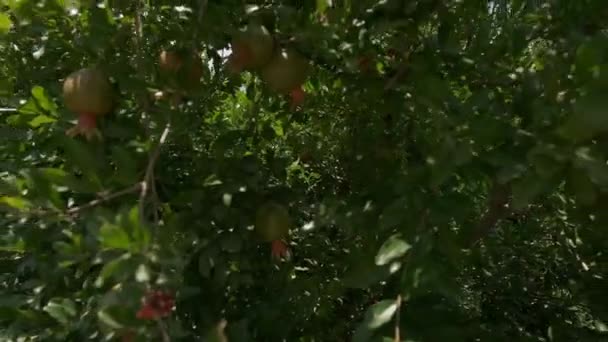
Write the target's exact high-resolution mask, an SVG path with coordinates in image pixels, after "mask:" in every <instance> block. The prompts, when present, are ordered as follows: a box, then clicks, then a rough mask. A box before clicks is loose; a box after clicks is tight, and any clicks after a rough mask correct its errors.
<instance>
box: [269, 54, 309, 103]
mask: <svg viewBox="0 0 608 342" xmlns="http://www.w3.org/2000/svg"><path fill="white" fill-rule="evenodd" d="M309 72H310V63H309V62H308V60H307V59H306V58H304V57H303V56H301V55H300V54H299V53H298V52H296V51H294V50H291V49H281V50H280V51H277V52H276V53H275V55H274V57H273V58H272V59H271V60H270V62H269V63H268V64H267V65H266V66H265V67H264V68H262V70H261V73H260V75H261V77H262V80H264V82H265V83H266V84H267V85H268V87H269V88H270V89H272V90H273V91H276V92H277V93H281V94H287V95H289V96H290V102H291V106H292V108H293V107H296V106H298V105H300V104H301V103H302V102H303V101H304V98H305V93H304V90H303V89H302V84H304V82H305V81H306V79H307V78H308V74H309Z"/></svg>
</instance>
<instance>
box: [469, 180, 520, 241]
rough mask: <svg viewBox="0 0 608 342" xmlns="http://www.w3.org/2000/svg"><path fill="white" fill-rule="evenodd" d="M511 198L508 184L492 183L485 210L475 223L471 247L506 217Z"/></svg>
mask: <svg viewBox="0 0 608 342" xmlns="http://www.w3.org/2000/svg"><path fill="white" fill-rule="evenodd" d="M510 197H511V188H510V186H509V184H499V183H498V182H497V181H496V180H495V181H494V184H493V187H492V190H490V194H489V195H488V204H487V209H486V212H485V213H484V215H483V216H482V217H481V219H480V220H479V222H478V223H477V227H476V230H475V233H474V235H473V239H472V241H471V245H472V246H474V245H476V244H477V243H478V242H479V241H480V240H481V239H483V238H484V237H485V236H486V235H488V234H489V233H491V232H492V231H493V230H494V228H495V227H496V224H497V223H498V221H500V220H501V219H502V218H503V217H505V216H506V215H508V213H509V212H510V209H509V200H510Z"/></svg>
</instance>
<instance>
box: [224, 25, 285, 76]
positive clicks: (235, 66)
mask: <svg viewBox="0 0 608 342" xmlns="http://www.w3.org/2000/svg"><path fill="white" fill-rule="evenodd" d="M231 47H232V55H230V58H229V59H228V67H229V68H230V70H231V71H232V72H235V73H239V72H241V71H243V70H254V69H259V68H261V67H263V66H265V65H266V64H267V63H268V62H269V61H270V59H271V58H272V52H273V50H274V39H273V38H272V35H271V34H270V32H269V31H268V29H266V27H265V26H264V25H261V24H257V23H250V24H249V25H247V27H245V28H244V29H242V30H240V31H239V32H238V33H237V34H236V36H235V37H234V38H233V39H232V43H231Z"/></svg>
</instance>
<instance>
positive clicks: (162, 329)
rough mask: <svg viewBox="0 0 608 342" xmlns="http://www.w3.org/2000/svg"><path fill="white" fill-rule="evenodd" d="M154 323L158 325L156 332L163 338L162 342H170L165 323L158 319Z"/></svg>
mask: <svg viewBox="0 0 608 342" xmlns="http://www.w3.org/2000/svg"><path fill="white" fill-rule="evenodd" d="M156 323H158V330H160V334H161V335H162V337H163V342H171V337H169V332H168V331H167V326H166V325H165V322H163V320H162V319H161V318H158V319H157V320H156Z"/></svg>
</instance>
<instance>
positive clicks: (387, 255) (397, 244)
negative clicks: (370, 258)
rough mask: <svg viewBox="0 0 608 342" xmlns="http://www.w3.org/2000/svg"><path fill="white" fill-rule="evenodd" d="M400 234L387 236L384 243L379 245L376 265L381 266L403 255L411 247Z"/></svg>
mask: <svg viewBox="0 0 608 342" xmlns="http://www.w3.org/2000/svg"><path fill="white" fill-rule="evenodd" d="M400 236H401V235H399V234H396V235H393V236H391V237H389V238H388V239H387V240H386V241H385V242H384V244H382V246H381V247H380V250H379V251H378V254H377V255H376V265H378V266H383V265H386V264H388V263H390V262H391V261H393V260H394V259H397V258H399V257H401V256H403V255H404V254H405V253H407V251H409V250H410V248H412V246H411V245H410V244H408V243H407V242H405V241H403V240H402V239H401V238H400Z"/></svg>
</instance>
